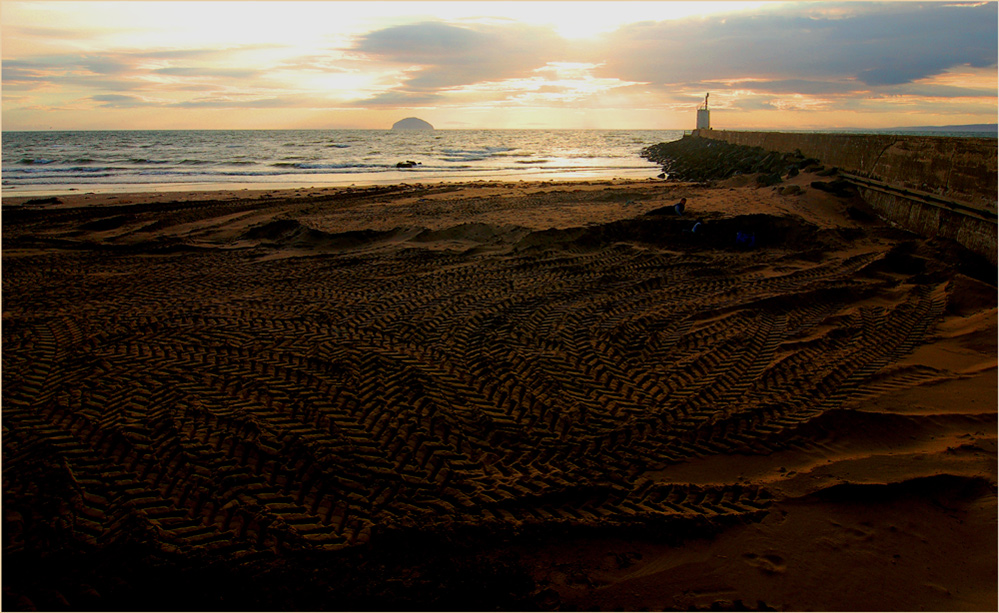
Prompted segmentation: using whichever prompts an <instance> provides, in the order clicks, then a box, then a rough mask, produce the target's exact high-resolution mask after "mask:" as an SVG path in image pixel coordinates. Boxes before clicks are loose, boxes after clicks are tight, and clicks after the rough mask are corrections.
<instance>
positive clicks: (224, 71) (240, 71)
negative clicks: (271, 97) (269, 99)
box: [152, 66, 264, 79]
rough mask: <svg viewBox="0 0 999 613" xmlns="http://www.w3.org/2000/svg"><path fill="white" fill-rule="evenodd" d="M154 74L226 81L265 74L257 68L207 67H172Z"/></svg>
mask: <svg viewBox="0 0 999 613" xmlns="http://www.w3.org/2000/svg"><path fill="white" fill-rule="evenodd" d="M152 72H153V73H154V74H159V75H165V76H171V77H212V78H225V79H250V78H253V77H257V76H260V75H261V74H263V73H264V71H262V70H258V69H255V68H216V67H205V66H170V67H167V68H157V69H155V70H153V71H152Z"/></svg>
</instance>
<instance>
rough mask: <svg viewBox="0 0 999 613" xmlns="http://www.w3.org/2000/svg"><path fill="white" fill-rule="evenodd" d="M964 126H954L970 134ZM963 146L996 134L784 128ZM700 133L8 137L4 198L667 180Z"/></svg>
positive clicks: (260, 132) (78, 133)
mask: <svg viewBox="0 0 999 613" xmlns="http://www.w3.org/2000/svg"><path fill="white" fill-rule="evenodd" d="M961 127H962V126H954V128H961ZM773 131H785V132H792V131H793V132H817V133H849V134H857V133H870V134H900V135H909V136H912V135H927V136H954V137H989V136H992V137H994V134H993V133H990V132H987V131H963V130H958V129H955V130H951V131H947V130H944V129H933V128H925V129H922V130H921V131H912V130H867V131H861V130H849V129H839V130H773ZM689 132H690V130H601V129H585V130H570V129H476V130H468V129H460V130H454V129H439V130H419V131H414V130H390V129H353V130H336V129H329V130H270V129H248V130H33V131H32V130H26V131H5V132H3V145H2V149H3V158H2V159H3V167H2V186H3V187H2V191H3V193H4V195H7V196H16V195H59V194H66V193H72V192H77V191H82V192H94V193H106V192H149V191H186V190H214V189H239V188H244V189H273V188H299V187H321V186H346V185H383V184H393V183H416V182H423V183H430V182H463V181H480V180H482V181H518V180H574V179H575V180H584V179H586V180H605V179H614V178H626V179H645V178H653V177H656V176H657V175H658V174H659V173H660V172H661V168H660V166H659V165H658V164H655V163H653V162H650V161H649V160H647V159H645V158H643V157H642V156H641V151H642V149H644V148H646V147H648V146H651V145H655V144H658V143H661V142H669V141H673V140H677V139H679V138H681V137H683V135H684V134H687V133H689Z"/></svg>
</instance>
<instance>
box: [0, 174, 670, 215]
mask: <svg viewBox="0 0 999 613" xmlns="http://www.w3.org/2000/svg"><path fill="white" fill-rule="evenodd" d="M649 183H659V184H662V185H663V186H664V187H670V186H672V187H676V186H678V185H682V184H681V183H679V182H667V181H663V180H662V179H657V178H654V177H650V178H631V177H590V178H586V177H572V178H538V177H535V178H518V179H516V180H507V179H484V178H482V179H462V180H458V179H455V180H453V181H449V180H441V181H423V180H413V181H389V180H386V181H385V182H383V183H359V184H354V183H351V184H334V185H309V186H307V187H306V186H304V185H303V186H296V187H289V186H288V185H287V184H284V183H274V184H259V183H252V184H245V183H236V184H226V185H218V184H216V185H214V186H213V187H211V188H203V187H202V186H201V185H199V184H164V185H159V186H158V187H159V189H149V190H146V189H140V190H134V189H128V188H130V187H134V186H133V185H129V186H124V188H123V189H122V190H121V191H118V190H117V189H115V190H106V191H82V190H80V189H74V190H72V191H65V190H62V191H58V192H54V193H50V192H44V193H31V194H26V193H19V194H6V193H5V194H3V197H2V202H0V204H2V205H3V206H4V207H12V208H21V207H33V208H71V207H80V206H88V207H93V206H109V205H121V206H125V205H130V204H153V203H165V202H193V201H198V200H223V199H224V200H238V199H244V198H245V199H250V200H259V199H262V198H276V199H281V198H311V197H316V196H330V195H336V194H342V193H354V192H359V191H368V190H370V191H377V190H381V189H409V190H419V189H428V188H434V187H448V188H469V187H471V188H482V187H489V188H499V189H513V188H524V187H585V186H589V185H604V186H623V185H631V184H635V185H648V184H649ZM51 198H56V199H57V200H59V202H58V203H40V204H36V203H31V201H33V200H50V199H51Z"/></svg>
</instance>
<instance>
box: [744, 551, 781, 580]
mask: <svg viewBox="0 0 999 613" xmlns="http://www.w3.org/2000/svg"><path fill="white" fill-rule="evenodd" d="M742 558H743V560H745V562H746V564H749V565H750V566H754V567H756V568H758V569H760V572H762V573H764V574H767V575H780V574H784V573H785V572H787V564H785V563H784V558H782V557H781V556H779V555H777V554H773V553H768V554H765V555H762V556H760V555H756V554H755V553H744V554H742Z"/></svg>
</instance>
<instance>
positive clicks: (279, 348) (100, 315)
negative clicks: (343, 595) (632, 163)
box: [3, 245, 946, 556]
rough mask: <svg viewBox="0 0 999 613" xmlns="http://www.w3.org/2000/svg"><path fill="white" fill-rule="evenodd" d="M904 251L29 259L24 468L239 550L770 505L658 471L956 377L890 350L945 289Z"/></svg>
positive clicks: (208, 545) (17, 416)
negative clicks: (876, 299) (906, 388)
mask: <svg viewBox="0 0 999 613" xmlns="http://www.w3.org/2000/svg"><path fill="white" fill-rule="evenodd" d="M883 257H884V253H883V251H879V250H871V251H868V252H862V253H859V254H855V255H849V256H846V255H843V256H838V255H830V256H829V257H828V258H826V259H824V260H821V261H818V262H816V261H811V260H807V261H806V260H794V259H788V258H786V257H784V254H782V253H777V252H775V253H770V254H768V253H763V252H754V253H739V252H731V251H730V252H703V253H697V252H691V253H676V252H669V251H659V250H654V249H638V248H634V247H631V246H625V245H616V246H607V247H605V248H601V249H596V250H587V251H583V250H574V249H571V248H569V249H552V250H547V251H545V250H540V249H538V250H528V251H525V252H518V253H507V254H499V255H497V254H493V255H474V254H472V253H468V254H454V253H447V252H433V251H428V250H423V249H400V250H396V251H384V252H379V253H376V254H367V255H363V256H358V255H356V254H355V255H327V256H322V257H310V258H298V259H288V260H279V261H255V260H253V259H252V258H251V257H250V256H248V255H247V254H245V253H240V252H225V251H206V252H198V253H185V254H172V255H171V254H166V255H155V256H153V255H144V254H127V253H124V254H107V253H104V254H99V255H94V254H90V253H87V252H62V253H51V254H47V255H35V256H23V257H13V258H7V257H5V259H4V263H3V284H4V295H5V325H4V327H3V342H4V353H3V384H4V385H3V389H4V391H3V400H4V402H3V420H4V443H3V445H4V459H5V462H4V473H5V482H6V483H5V491H7V492H9V493H10V499H11V500H12V501H13V502H14V506H15V507H16V506H17V499H18V496H19V495H20V496H27V495H28V493H29V490H30V488H31V487H32V485H31V483H32V482H38V483H49V484H57V486H53V489H52V491H51V492H50V493H49V495H51V496H61V497H62V502H61V504H63V505H64V507H65V509H66V517H68V518H69V519H68V520H66V521H68V526H67V527H68V528H69V529H71V530H72V531H73V532H74V533H75V534H76V535H77V536H78V537H80V538H82V539H84V540H86V541H88V542H93V543H107V542H111V541H112V540H114V539H116V538H118V536H119V535H121V534H124V533H129V534H133V535H134V534H136V533H144V534H147V535H148V536H149V537H150V538H151V539H153V540H154V541H155V542H158V543H161V544H162V546H163V547H166V548H175V549H178V550H193V549H210V550H212V551H214V552H216V553H218V554H220V555H221V554H224V555H236V556H241V555H247V554H249V553H252V552H255V551H263V550H279V549H282V548H309V547H318V548H329V549H337V548H342V547H346V546H351V545H356V544H361V543H365V542H367V541H368V540H369V539H371V538H372V536H373V535H377V534H380V533H384V532H388V531H391V530H396V529H405V528H412V527H419V528H421V529H426V528H428V527H433V526H439V527H441V528H446V527H448V526H455V525H492V526H496V527H500V528H512V527H515V526H519V525H522V524H540V523H560V524H571V525H578V524H583V525H590V524H592V525H596V524H598V523H603V524H605V525H606V524H616V525H635V524H655V523H657V522H665V521H669V520H671V519H675V518H677V517H692V516H708V517H713V516H727V517H728V516H732V517H738V516H746V517H751V516H753V515H754V514H757V513H759V512H760V511H761V510H763V509H766V508H767V506H768V505H769V504H770V498H771V494H770V493H769V492H768V491H767V490H766V489H765V488H764V487H761V486H758V485H748V484H740V483H733V484H727V485H719V486H694V485H690V484H684V483H670V482H668V481H663V480H652V479H649V478H647V475H648V473H649V471H654V470H662V469H664V468H665V467H668V466H669V465H671V464H673V463H677V462H680V461H683V460H684V459H687V458H691V457H696V456H705V455H713V454H732V453H750V454H752V453H767V452H771V451H774V450H779V449H784V448H787V447H808V446H810V445H813V444H814V443H813V437H812V436H810V435H808V436H806V435H803V434H800V433H799V432H800V430H801V428H802V427H803V426H806V425H808V424H810V423H812V422H814V420H815V418H816V417H818V416H820V415H822V414H823V413H826V412H828V411H830V410H833V409H836V408H838V407H840V406H841V405H843V403H845V402H848V401H850V400H852V399H856V398H859V397H863V396H864V395H870V394H876V393H879V392H881V391H884V390H890V389H895V388H897V387H898V386H903V385H908V384H911V383H912V382H913V381H917V380H927V379H932V378H936V377H942V376H945V375H944V374H941V373H938V372H930V371H929V370H928V369H923V370H920V369H912V368H910V369H904V368H899V367H897V366H893V364H894V363H895V362H896V361H897V360H898V358H899V357H901V356H903V355H905V354H906V353H908V352H909V351H911V350H912V348H913V347H914V346H915V345H916V344H917V343H919V342H920V341H921V340H922V339H923V338H924V337H925V335H926V334H927V332H928V330H930V329H931V327H932V326H933V325H934V322H935V321H936V320H937V319H938V318H939V317H940V316H941V313H942V312H943V308H944V304H945V298H946V297H945V294H944V291H945V287H944V285H942V284H941V285H934V284H927V283H923V284H918V283H917V284H908V285H901V286H900V285H898V283H897V280H895V279H893V278H889V277H886V276H883V275H878V274H875V273H869V272H868V271H869V269H870V267H871V265H872V264H876V263H878V262H879V261H880V260H881V259H882V258H883ZM886 291H892V292H895V295H896V298H895V301H894V302H893V303H892V304H891V305H889V306H869V305H867V304H866V303H864V300H865V299H866V298H869V297H872V296H875V295H877V294H878V293H879V292H886ZM899 292H902V294H904V295H902V296H901V297H898V294H899ZM790 296H794V297H795V299H794V300H788V299H787V298H788V297H790ZM26 521H27V522H28V523H29V524H30V521H31V518H28V519H27V520H26ZM12 538H13V537H12ZM16 541H17V539H16V538H13V541H12V540H10V539H8V542H16Z"/></svg>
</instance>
